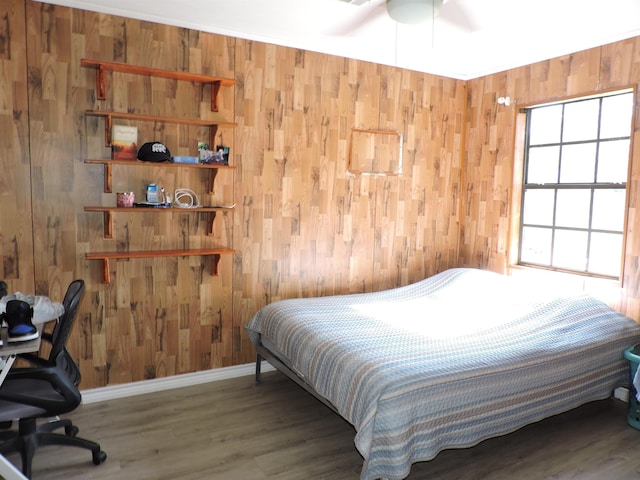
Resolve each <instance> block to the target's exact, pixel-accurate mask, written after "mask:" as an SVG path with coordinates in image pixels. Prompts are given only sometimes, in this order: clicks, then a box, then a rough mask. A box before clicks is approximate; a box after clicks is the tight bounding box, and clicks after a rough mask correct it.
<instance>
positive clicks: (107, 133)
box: [104, 115, 113, 147]
mask: <svg viewBox="0 0 640 480" xmlns="http://www.w3.org/2000/svg"><path fill="white" fill-rule="evenodd" d="M112 128H113V118H111V115H105V116H104V146H105V147H110V146H111V131H112Z"/></svg>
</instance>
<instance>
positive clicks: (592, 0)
mask: <svg viewBox="0 0 640 480" xmlns="http://www.w3.org/2000/svg"><path fill="white" fill-rule="evenodd" d="M39 1H40V0H39ZM46 3H50V4H55V5H63V6H68V7H73V8H79V9H84V10H91V11H97V12H103V13H108V14H112V15H120V16H125V17H130V18H136V19H140V20H148V21H152V22H157V23H163V24H169V25H175V26H180V27H186V28H190V29H195V30H200V31H204V32H212V33H218V34H222V35H228V36H233V37H239V38H244V39H250V40H256V41H260V42H266V43H273V44H277V45H284V46H289V47H296V48H302V49H305V50H310V51H316V52H322V53H328V54H332V55H339V56H343V57H350V58H355V59H359V60H366V61H370V62H375V63H380V64H384V65H392V66H398V67H402V68H408V69H411V70H417V71H420V72H426V73H431V74H436V75H443V76H446V77H452V78H458V79H461V80H466V79H471V78H476V77H480V76H483V75H487V74H491V73H495V72H499V71H503V70H506V69H510V68H514V67H518V66H522V65H527V64H530V63H534V62H537V61H540V60H545V59H548V58H553V57H556V56H559V55H565V54H568V53H572V52H576V51H579V50H584V49H587V48H591V47H595V46H598V45H604V44H606V43H611V42H614V41H617V40H622V39H625V38H630V37H634V36H639V35H640V0H448V2H447V3H446V4H445V5H443V7H442V9H441V11H440V16H439V17H438V18H436V19H435V21H434V22H431V21H429V22H427V23H426V24H421V25H401V24H397V23H396V22H394V21H393V20H391V19H390V18H389V17H388V16H387V15H386V12H385V6H384V0H364V4H363V5H360V6H358V5H354V4H349V3H346V2H344V1H340V0H48V1H47V2H46ZM448 20H449V21H448ZM452 21H453V22H452ZM456 24H462V25H463V27H460V25H456ZM469 27H471V28H469Z"/></svg>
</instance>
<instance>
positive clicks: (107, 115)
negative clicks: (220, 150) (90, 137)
mask: <svg viewBox="0 0 640 480" xmlns="http://www.w3.org/2000/svg"><path fill="white" fill-rule="evenodd" d="M84 113H85V115H90V116H92V117H104V119H105V120H104V146H105V147H110V146H111V130H112V127H113V119H114V118H119V119H123V120H135V121H138V122H161V123H178V124H181V125H193V126H196V127H209V143H210V144H215V137H216V132H217V131H218V127H227V128H232V127H235V126H236V124H235V123H231V122H219V121H217V120H201V119H199V118H177V117H162V116H157V115H148V114H144V113H129V112H111V111H107V110H85V112H84Z"/></svg>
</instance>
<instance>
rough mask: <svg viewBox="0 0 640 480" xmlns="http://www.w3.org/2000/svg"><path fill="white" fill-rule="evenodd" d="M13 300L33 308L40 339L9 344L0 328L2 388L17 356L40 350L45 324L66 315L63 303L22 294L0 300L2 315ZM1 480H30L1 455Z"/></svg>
mask: <svg viewBox="0 0 640 480" xmlns="http://www.w3.org/2000/svg"><path fill="white" fill-rule="evenodd" d="M12 299H17V300H23V301H26V302H27V303H29V304H30V305H31V306H32V307H33V310H34V314H33V317H34V318H33V320H32V322H33V324H34V326H35V327H36V328H37V329H38V338H34V339H33V340H27V341H26V342H8V341H7V328H6V327H2V328H0V339H1V340H2V345H1V346H0V359H1V360H3V361H4V364H3V365H0V368H2V371H0V386H1V385H2V383H3V382H4V379H5V378H6V377H7V374H8V373H9V370H11V367H12V366H13V362H15V361H16V356H17V355H19V354H21V353H33V352H37V351H38V350H40V341H41V339H42V337H41V334H42V329H43V324H44V323H46V322H50V321H51V320H55V319H57V318H58V317H60V315H62V314H63V313H64V307H63V306H62V304H61V303H52V302H51V301H50V300H49V299H48V298H47V297H35V296H33V295H27V296H24V295H22V294H20V293H17V294H13V295H7V296H5V297H2V299H0V313H2V312H4V311H5V309H6V307H7V303H6V302H7V301H8V300H12ZM0 363H2V361H0ZM0 478H3V479H6V480H28V479H27V477H25V476H24V475H22V472H21V471H20V470H18V469H17V468H16V467H15V466H14V465H13V464H12V463H11V462H9V461H8V460H7V459H6V458H5V457H4V455H0Z"/></svg>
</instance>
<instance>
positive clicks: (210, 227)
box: [209, 212, 216, 235]
mask: <svg viewBox="0 0 640 480" xmlns="http://www.w3.org/2000/svg"><path fill="white" fill-rule="evenodd" d="M210 218H211V220H210V222H209V235H213V222H215V220H216V212H211V216H210Z"/></svg>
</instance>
